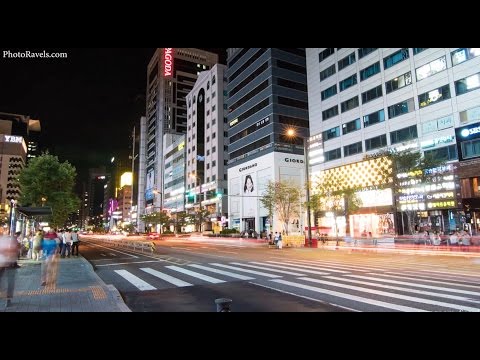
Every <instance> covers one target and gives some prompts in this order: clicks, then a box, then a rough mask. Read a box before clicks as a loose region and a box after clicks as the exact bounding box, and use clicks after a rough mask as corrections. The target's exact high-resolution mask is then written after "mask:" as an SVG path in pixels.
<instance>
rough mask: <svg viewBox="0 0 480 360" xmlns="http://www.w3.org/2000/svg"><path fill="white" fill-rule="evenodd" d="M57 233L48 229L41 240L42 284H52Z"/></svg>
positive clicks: (54, 270) (55, 262)
mask: <svg viewBox="0 0 480 360" xmlns="http://www.w3.org/2000/svg"><path fill="white" fill-rule="evenodd" d="M56 238H57V234H56V233H55V232H54V231H53V230H52V229H50V230H49V231H48V233H47V234H45V237H44V238H43V241H42V250H43V255H44V257H45V260H44V262H43V264H42V286H45V285H47V284H53V282H54V281H55V276H56V273H57V271H56V264H57V261H56V255H55V253H56V251H57V243H56V241H55V239H56Z"/></svg>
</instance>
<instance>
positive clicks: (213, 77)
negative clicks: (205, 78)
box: [212, 75, 216, 85]
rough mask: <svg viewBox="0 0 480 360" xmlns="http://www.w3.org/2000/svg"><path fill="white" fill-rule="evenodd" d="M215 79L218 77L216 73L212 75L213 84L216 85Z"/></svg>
mask: <svg viewBox="0 0 480 360" xmlns="http://www.w3.org/2000/svg"><path fill="white" fill-rule="evenodd" d="M215 81H216V78H215V75H213V76H212V85H215Z"/></svg>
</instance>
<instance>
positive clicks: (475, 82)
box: [455, 73, 480, 96]
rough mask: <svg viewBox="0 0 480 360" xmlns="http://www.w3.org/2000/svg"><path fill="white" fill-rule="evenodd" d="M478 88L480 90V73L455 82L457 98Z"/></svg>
mask: <svg viewBox="0 0 480 360" xmlns="http://www.w3.org/2000/svg"><path fill="white" fill-rule="evenodd" d="M478 88H480V73H478V74H474V75H471V76H469V77H466V78H464V79H460V80H457V81H455V93H456V94H457V96H458V95H462V94H465V93H467V92H469V91H472V90H476V89H478Z"/></svg>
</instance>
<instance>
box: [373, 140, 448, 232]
mask: <svg viewBox="0 0 480 360" xmlns="http://www.w3.org/2000/svg"><path fill="white" fill-rule="evenodd" d="M386 156H387V157H388V158H389V159H390V160H391V162H392V170H391V171H390V172H384V173H383V174H382V176H383V179H384V180H385V181H384V184H385V185H384V186H385V187H392V193H393V196H394V198H395V199H396V198H397V196H399V195H400V194H402V188H403V187H404V185H403V184H402V182H405V180H406V178H407V176H408V180H409V181H414V182H418V183H420V184H423V185H426V184H429V183H432V182H433V181H434V178H435V175H436V174H435V173H433V172H430V171H428V169H434V168H437V167H439V166H442V165H445V160H443V159H441V158H438V157H436V156H435V155H434V154H431V153H430V154H427V155H423V154H422V152H421V151H420V150H412V149H408V150H404V151H396V150H394V149H388V150H387V151H386ZM394 206H395V211H397V209H396V201H395V202H394ZM417 211H418V210H417V209H405V210H403V211H401V216H402V222H403V216H404V215H405V216H406V217H407V229H408V232H409V233H410V234H414V232H415V217H416V215H417ZM402 230H404V229H402Z"/></svg>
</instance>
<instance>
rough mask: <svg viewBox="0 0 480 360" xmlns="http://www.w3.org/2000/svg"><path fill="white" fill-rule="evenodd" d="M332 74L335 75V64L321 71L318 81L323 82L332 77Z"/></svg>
mask: <svg viewBox="0 0 480 360" xmlns="http://www.w3.org/2000/svg"><path fill="white" fill-rule="evenodd" d="M333 74H335V64H333V65H332V66H329V67H328V68H326V69H325V70H323V71H320V81H323V80H325V79H326V78H328V77H330V76H332V75H333Z"/></svg>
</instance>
